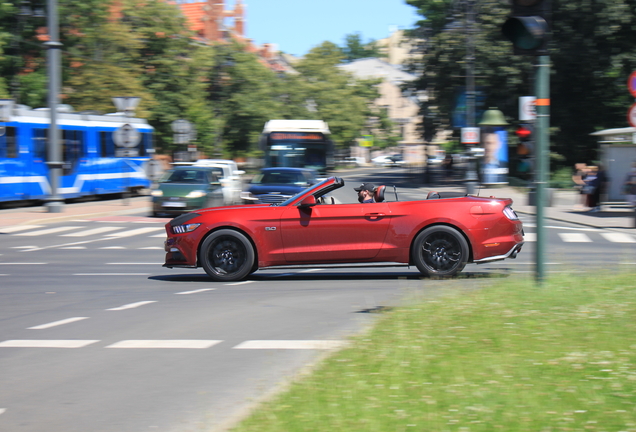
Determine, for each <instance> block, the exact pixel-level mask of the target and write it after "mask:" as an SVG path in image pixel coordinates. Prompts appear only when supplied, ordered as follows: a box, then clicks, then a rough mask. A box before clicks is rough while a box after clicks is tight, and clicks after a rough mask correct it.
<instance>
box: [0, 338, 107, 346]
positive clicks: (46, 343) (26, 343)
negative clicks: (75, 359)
mask: <svg viewBox="0 0 636 432" xmlns="http://www.w3.org/2000/svg"><path fill="white" fill-rule="evenodd" d="M97 342H99V340H80V339H61V340H54V339H46V340H37V339H36V340H32V339H29V340H6V341H4V342H0V348H83V347H85V346H87V345H91V344H94V343H97Z"/></svg>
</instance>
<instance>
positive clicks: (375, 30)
mask: <svg viewBox="0 0 636 432" xmlns="http://www.w3.org/2000/svg"><path fill="white" fill-rule="evenodd" d="M243 4H244V5H245V6H246V19H245V36H246V37H247V38H249V39H252V41H253V43H254V44H256V45H262V44H264V43H269V44H275V45H276V48H277V49H278V50H280V51H283V52H285V53H288V54H293V55H295V56H303V55H305V54H307V53H308V52H309V51H310V50H311V49H312V48H313V47H315V46H317V45H320V44H321V43H323V42H324V41H330V42H333V43H335V44H336V45H339V46H343V45H344V38H345V36H346V35H348V34H352V33H360V36H361V38H362V41H363V42H368V41H369V40H370V39H374V40H376V39H383V38H385V37H388V36H389V35H390V34H391V29H392V28H393V29H396V28H412V27H413V26H414V24H415V22H416V21H417V20H418V17H419V16H418V15H417V14H416V9H415V8H414V7H413V6H409V5H407V4H406V3H405V0H243ZM225 5H226V9H232V8H233V7H234V0H226V1H225Z"/></svg>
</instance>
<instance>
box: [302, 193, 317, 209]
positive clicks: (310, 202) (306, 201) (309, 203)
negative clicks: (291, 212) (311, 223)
mask: <svg viewBox="0 0 636 432" xmlns="http://www.w3.org/2000/svg"><path fill="white" fill-rule="evenodd" d="M316 204H317V203H316V197H315V196H313V195H308V196H306V197H305V198H303V200H302V201H301V202H300V205H299V207H301V208H307V207H313V206H315V205H316Z"/></svg>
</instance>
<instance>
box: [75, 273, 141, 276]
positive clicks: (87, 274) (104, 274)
mask: <svg viewBox="0 0 636 432" xmlns="http://www.w3.org/2000/svg"><path fill="white" fill-rule="evenodd" d="M151 274H152V273H73V276H150V275H151Z"/></svg>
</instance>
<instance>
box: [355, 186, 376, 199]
mask: <svg viewBox="0 0 636 432" xmlns="http://www.w3.org/2000/svg"><path fill="white" fill-rule="evenodd" d="M353 190H354V191H356V192H358V201H360V202H361V203H372V202H375V200H374V199H373V191H375V185H374V184H373V183H362V184H361V185H360V187H357V188H353Z"/></svg>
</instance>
